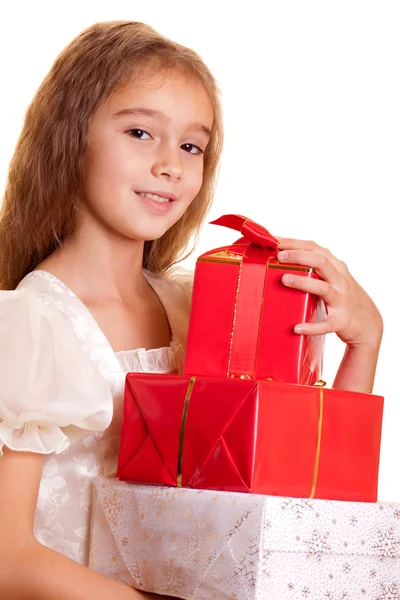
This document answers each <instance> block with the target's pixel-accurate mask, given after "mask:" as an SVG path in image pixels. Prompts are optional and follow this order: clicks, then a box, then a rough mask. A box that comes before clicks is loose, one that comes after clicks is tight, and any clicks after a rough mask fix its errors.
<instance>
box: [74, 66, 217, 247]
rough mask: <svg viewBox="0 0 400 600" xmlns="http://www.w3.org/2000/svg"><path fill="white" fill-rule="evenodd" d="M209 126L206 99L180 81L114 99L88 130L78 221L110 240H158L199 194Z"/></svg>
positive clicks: (128, 90)
mask: <svg viewBox="0 0 400 600" xmlns="http://www.w3.org/2000/svg"><path fill="white" fill-rule="evenodd" d="M212 123H213V110H212V105H211V102H210V100H209V97H208V95H207V93H206V92H205V90H204V89H203V88H202V86H201V84H200V83H197V82H195V81H194V80H192V79H190V78H188V77H185V76H184V75H180V74H169V75H165V76H164V77H163V78H160V77H159V76H158V77H154V76H153V77H150V78H148V79H146V80H145V81H142V82H141V83H132V84H130V85H129V86H126V87H124V88H123V89H120V90H119V91H117V92H115V93H114V94H113V95H112V96H111V97H110V99H109V100H108V101H107V102H106V103H104V104H103V105H102V106H101V107H100V108H99V109H98V110H97V112H96V113H95V115H94V117H93V119H92V122H91V126H90V131H89V139H88V146H87V152H86V156H85V170H84V196H85V202H86V206H87V209H88V210H87V212H88V214H87V215H86V218H91V219H92V220H94V221H95V222H96V223H97V224H98V225H99V226H100V227H102V228H105V229H107V230H108V231H109V232H112V233H113V234H117V235H118V236H123V237H126V238H130V239H135V240H140V241H144V240H154V239H157V238H159V237H161V236H162V235H163V234H164V233H165V232H166V231H167V230H168V229H169V228H170V227H171V226H172V225H174V224H175V223H176V222H177V221H178V220H179V218H180V217H181V216H182V215H183V213H184V212H185V211H186V209H187V208H188V206H189V205H190V203H191V202H192V201H193V199H194V198H195V197H196V195H197V194H198V192H199V190H200V188H201V185H202V180H203V153H204V150H205V148H206V146H207V144H208V142H209V139H210V130H211V127H212Z"/></svg>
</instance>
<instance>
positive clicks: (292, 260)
mask: <svg viewBox="0 0 400 600" xmlns="http://www.w3.org/2000/svg"><path fill="white" fill-rule="evenodd" d="M278 260H279V262H281V263H282V264H286V263H289V264H295V265H304V266H307V267H312V268H313V269H315V271H316V272H317V273H318V275H319V276H320V277H322V279H325V280H326V281H328V282H329V283H331V284H332V285H334V286H335V287H340V285H341V284H343V279H344V277H343V275H342V274H341V273H339V271H338V270H337V268H336V267H335V265H334V264H333V262H332V261H331V260H330V259H329V258H328V257H327V256H324V255H323V254H317V253H315V252H312V251H311V250H284V251H282V252H279V253H278Z"/></svg>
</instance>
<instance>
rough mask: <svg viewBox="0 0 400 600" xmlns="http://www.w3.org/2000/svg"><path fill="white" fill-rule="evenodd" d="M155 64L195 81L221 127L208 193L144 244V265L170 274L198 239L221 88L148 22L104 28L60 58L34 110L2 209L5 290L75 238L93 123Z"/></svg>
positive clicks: (88, 33) (0, 267) (85, 35)
mask: <svg viewBox="0 0 400 600" xmlns="http://www.w3.org/2000/svg"><path fill="white" fill-rule="evenodd" d="M152 63H154V65H155V67H156V68H157V69H158V70H160V73H161V72H163V71H165V72H168V71H169V70H175V69H178V70H180V71H182V70H183V71H185V72H186V73H188V74H189V75H191V76H193V77H195V78H196V79H197V81H199V82H200V83H201V84H202V86H203V87H204V89H205V90H206V92H207V93H208V95H209V98H210V101H211V103H212V106H213V110H214V121H213V127H212V132H211V140H210V143H209V145H208V146H207V149H206V152H205V155H204V176H203V184H202V187H201V189H200V192H199V193H198V195H197V196H196V198H195V199H194V200H193V202H192V203H191V205H190V206H189V208H188V209H187V211H186V212H185V214H184V215H183V216H182V217H181V219H180V220H179V221H178V222H177V223H176V224H175V225H174V226H173V227H171V229H169V230H168V231H167V232H166V233H165V234H164V235H163V236H162V237H161V238H160V239H158V240H155V241H151V242H146V243H145V247H144V255H143V266H144V267H145V268H147V269H149V270H150V271H152V272H154V273H162V272H164V271H165V270H166V269H168V267H169V266H171V265H172V264H173V263H175V262H176V261H177V260H178V259H179V258H181V257H182V254H183V252H184V251H185V249H186V248H187V245H188V243H189V241H190V239H191V238H192V236H196V235H197V234H198V231H199V229H200V226H201V224H202V222H203V220H204V218H205V216H206V214H207V212H208V210H209V208H210V205H211V201H212V197H213V193H214V189H215V183H216V177H217V172H218V165H219V159H220V155H221V150H222V141H223V127H222V115H221V105H220V100H219V91H218V86H217V83H216V81H215V79H214V77H213V76H212V74H211V73H210V71H209V69H208V68H207V67H206V65H205V64H204V62H203V61H202V59H201V58H200V57H199V56H198V55H197V54H196V53H195V52H194V51H193V50H191V49H189V48H186V47H184V46H181V45H180V44H177V43H175V42H173V41H171V40H169V39H168V38H165V37H164V36H162V35H161V34H159V33H158V32H156V31H155V30H154V29H152V28H151V27H149V26H148V25H145V24H143V23H137V22H133V21H111V22H106V23H97V24H95V25H93V26H92V27H89V28H88V29H86V30H85V31H83V32H82V33H81V34H80V35H78V36H77V37H76V38H75V39H74V40H73V41H72V42H71V43H70V44H69V45H68V46H67V47H66V48H65V49H64V50H63V51H62V52H61V54H60V55H59V56H58V58H57V59H56V61H55V62H54V64H53V66H52V68H51V70H50V72H49V73H48V75H47V76H46V78H45V79H44V81H43V82H42V84H41V85H40V87H39V89H38V91H37V92H36V94H35V96H34V98H33V100H32V102H31V104H30V106H29V108H28V110H27V113H26V117H25V122H24V125H23V128H22V132H21V135H20V137H19V140H18V142H17V145H16V149H15V152H14V156H13V158H12V160H11V163H10V167H9V172H8V179H7V183H6V189H5V194H4V198H3V201H2V206H1V211H0V289H14V288H15V287H16V286H17V285H18V283H19V281H20V280H21V279H22V278H23V277H24V276H25V275H26V274H27V273H29V272H30V271H32V270H33V269H34V268H35V267H36V266H37V265H38V264H39V263H41V262H42V261H43V260H44V259H45V258H46V257H47V256H48V255H49V254H51V252H53V251H54V250H55V249H56V248H57V247H58V246H59V245H60V244H61V243H62V241H63V239H65V238H66V237H68V236H69V235H71V233H72V232H73V231H74V228H75V216H76V211H77V207H78V202H79V200H80V198H82V180H83V157H84V153H85V148H86V142H87V137H88V131H89V122H90V119H91V117H92V116H93V114H94V113H95V111H96V110H97V109H98V107H99V106H100V104H102V103H103V102H104V101H105V100H106V99H107V98H108V97H109V96H110V95H111V94H112V93H113V92H114V91H115V90H116V89H118V88H119V87H120V86H123V85H124V84H125V83H127V82H128V81H130V80H133V81H134V80H135V77H139V76H140V74H141V73H143V70H144V68H145V67H148V66H149V65H151V64H152Z"/></svg>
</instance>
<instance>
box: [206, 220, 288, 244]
mask: <svg viewBox="0 0 400 600" xmlns="http://www.w3.org/2000/svg"><path fill="white" fill-rule="evenodd" d="M211 225H222V226H223V227H229V228H230V229H235V230H236V231H240V233H241V234H242V235H243V236H244V237H245V238H246V239H247V240H248V241H249V242H251V243H252V244H257V245H258V246H263V247H264V248H273V249H275V248H277V247H278V244H279V242H278V240H277V239H276V238H274V236H273V235H271V234H270V232H269V231H268V229H266V228H265V227H263V226H262V225H259V224H258V223H255V222H254V221H252V220H251V219H246V217H242V216H241V215H224V216H222V217H220V218H219V219H216V220H215V221H211Z"/></svg>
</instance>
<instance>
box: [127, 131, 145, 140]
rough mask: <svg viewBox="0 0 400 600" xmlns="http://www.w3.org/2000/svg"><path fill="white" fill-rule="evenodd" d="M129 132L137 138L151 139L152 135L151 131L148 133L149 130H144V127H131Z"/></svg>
mask: <svg viewBox="0 0 400 600" xmlns="http://www.w3.org/2000/svg"><path fill="white" fill-rule="evenodd" d="M127 133H128V134H129V135H130V136H131V137H133V138H136V139H138V140H149V139H151V135H150V134H149V133H147V131H144V130H143V129H129V131H127ZM146 136H147V137H146Z"/></svg>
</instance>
